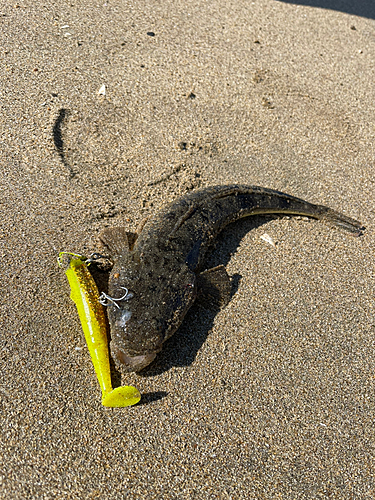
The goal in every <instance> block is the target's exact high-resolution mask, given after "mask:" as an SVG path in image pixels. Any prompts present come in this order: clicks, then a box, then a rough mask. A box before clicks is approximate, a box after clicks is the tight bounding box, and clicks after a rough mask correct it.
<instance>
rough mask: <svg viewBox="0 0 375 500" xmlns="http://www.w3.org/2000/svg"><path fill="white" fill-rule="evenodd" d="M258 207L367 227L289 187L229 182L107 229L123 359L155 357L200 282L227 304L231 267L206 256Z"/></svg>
mask: <svg viewBox="0 0 375 500" xmlns="http://www.w3.org/2000/svg"><path fill="white" fill-rule="evenodd" d="M257 214H294V215H303V216H308V217H312V218H315V219H319V220H321V221H322V222H324V223H326V224H328V225H331V226H336V227H339V228H341V229H344V230H346V231H348V232H350V233H352V234H354V235H359V234H361V230H362V229H363V227H362V226H361V224H360V223H359V222H357V221H355V220H353V219H351V218H349V217H346V216H345V215H342V214H339V213H337V212H335V211H334V210H332V209H330V208H328V207H325V206H322V205H314V204H311V203H308V202H306V201H304V200H301V199H299V198H295V197H293V196H290V195H287V194H285V193H281V192H278V191H274V190H271V189H266V188H262V187H256V186H245V185H227V186H213V187H208V188H205V189H201V190H198V191H195V192H192V193H189V194H187V195H185V196H183V197H181V198H178V199H177V200H176V201H174V202H172V203H170V204H169V205H167V206H166V207H164V208H163V209H162V210H161V211H160V212H158V213H157V214H155V215H154V216H153V217H151V218H150V219H148V220H146V222H145V224H144V225H143V227H142V228H141V230H140V231H138V234H134V233H129V232H127V231H126V229H125V228H109V229H106V230H104V231H103V233H102V234H101V236H100V239H101V241H102V244H103V245H104V246H105V247H106V249H107V250H108V251H109V253H110V254H111V256H112V259H113V262H114V266H113V268H112V271H111V273H110V278H109V288H108V295H109V298H110V299H111V301H110V302H109V307H108V317H109V323H110V331H111V344H110V345H111V353H112V356H113V358H114V360H115V362H116V364H117V365H118V366H123V368H125V369H127V370H129V371H139V370H141V369H143V368H144V367H145V366H147V365H148V364H149V363H151V362H152V361H153V359H154V358H155V356H156V354H157V353H158V352H160V350H161V349H162V345H163V343H164V342H165V341H166V340H167V339H168V338H170V337H171V335H173V333H174V332H175V331H176V330H177V328H178V327H179V326H180V324H181V322H182V320H183V318H184V316H185V314H186V313H187V311H188V310H189V308H190V307H191V306H192V304H193V303H194V301H195V299H196V298H197V295H198V294H201V295H202V290H204V291H205V292H207V294H208V295H211V298H212V299H217V300H218V301H219V302H220V303H221V304H225V303H227V302H228V300H229V297H230V288H231V285H230V280H229V277H228V275H227V273H226V271H225V269H224V268H223V266H218V267H217V268H214V269H211V270H208V271H207V270H206V271H204V262H205V260H206V258H207V253H208V252H209V251H210V248H211V246H212V243H213V242H214V240H215V238H216V237H217V235H218V234H219V233H220V232H221V231H222V230H223V229H224V227H225V226H227V225H228V224H230V223H231V222H234V221H236V220H238V219H240V218H243V217H248V216H251V215H257ZM124 291H125V292H126V293H124Z"/></svg>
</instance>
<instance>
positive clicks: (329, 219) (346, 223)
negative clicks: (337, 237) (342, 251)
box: [318, 206, 365, 236]
mask: <svg viewBox="0 0 375 500" xmlns="http://www.w3.org/2000/svg"><path fill="white" fill-rule="evenodd" d="M319 212H320V213H319V216H318V219H320V220H321V221H322V222H324V223H325V224H327V225H328V226H333V227H338V228H339V229H343V230H344V231H348V232H349V233H351V234H353V235H354V236H361V234H363V231H364V230H365V227H364V226H363V225H362V224H361V223H360V222H358V221H357V220H355V219H352V218H351V217H347V216H346V215H343V214H340V213H339V212H336V211H335V210H332V209H331V208H328V207H324V206H319Z"/></svg>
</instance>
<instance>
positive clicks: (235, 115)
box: [0, 0, 375, 500]
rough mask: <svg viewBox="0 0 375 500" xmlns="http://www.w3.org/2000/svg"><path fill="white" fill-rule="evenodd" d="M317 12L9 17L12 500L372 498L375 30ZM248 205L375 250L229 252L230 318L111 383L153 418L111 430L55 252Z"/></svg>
mask: <svg viewBox="0 0 375 500" xmlns="http://www.w3.org/2000/svg"><path fill="white" fill-rule="evenodd" d="M296 1H297V0H296ZM301 3H302V2H301ZM303 3H305V4H306V3H308V4H309V5H297V4H293V3H290V2H289V3H287V2H283V1H272V0H257V1H254V2H250V1H247V2H246V1H240V2H235V1H230V2H227V1H224V0H215V1H213V2H206V1H202V0H201V1H196V2H180V1H174V2H171V1H164V2H157V1H150V2H137V1H135V2H128V1H119V0H107V1H104V0H103V1H101V2H93V1H88V0H83V1H81V2H77V1H76V0H71V1H70V2H59V3H58V4H56V2H51V1H50V0H47V1H45V2H42V3H40V2H31V1H30V0H21V1H20V2H18V3H13V2H6V4H5V5H2V6H1V8H0V22H1V26H2V29H1V35H0V38H1V43H0V54H1V64H0V67H1V80H0V103H1V114H0V131H1V136H0V157H1V168H0V190H1V194H0V202H1V209H2V221H1V225H0V227H1V243H0V273H1V283H2V297H1V301H0V307H1V311H0V312H1V314H0V318H1V319H0V322H1V323H0V324H1V339H0V347H1V358H0V359H1V361H0V363H1V381H0V382H1V383H0V400H1V415H0V418H1V426H0V429H1V430H0V435H1V438H0V464H1V466H0V497H1V498H6V499H29V498H31V499H39V498H40V499H65V498H66V499H94V498H100V499H119V498H131V499H173V500H174V499H190V498H191V499H193V498H194V499H211V498H220V499H242V498H243V499H247V498H254V499H273V500H274V499H322V498H335V499H366V498H368V499H371V498H374V497H375V480H374V471H375V459H374V438H375V435H374V417H375V405H374V389H375V387H374V366H375V355H374V339H375V337H374V336H375V320H374V293H373V290H374V286H373V284H374V259H373V255H374V212H375V201H374V199H375V197H374V173H373V170H374V139H375V128H374V123H375V119H374V118H375V116H374V114H375V113H374V106H373V103H374V101H375V87H374V81H375V73H374V67H375V66H374V62H375V61H374V54H375V38H374V28H375V25H374V22H375V21H374V19H375V7H374V6H373V2H371V1H367V2H361V7H358V8H357V10H356V7H355V6H354V4H353V5H352V6H351V7H350V9H351V11H350V12H348V11H346V12H345V5H343V2H341V3H339V2H334V1H333V0H332V1H330V2H328V1H327V2H324V1H323V0H321V1H320V2H312V1H311V2H303ZM336 4H339V5H336ZM325 7H327V8H325ZM103 85H105V95H103V92H104V91H103V89H102V92H101V94H99V90H100V89H101V88H102V86H103ZM233 182H235V183H247V184H254V185H260V186H266V187H270V188H274V189H278V190H282V191H285V192H287V193H289V194H292V195H295V196H299V197H301V198H304V199H306V200H308V201H311V202H314V203H321V204H326V205H328V206H330V207H332V208H334V209H336V210H339V211H342V212H344V213H345V214H347V215H350V216H352V217H354V218H356V219H358V220H360V221H361V222H362V223H363V224H364V225H365V226H366V232H365V235H364V236H362V237H360V238H355V237H352V236H350V235H348V234H345V233H341V232H340V231H337V230H333V229H330V228H329V227H326V226H324V225H322V224H321V223H319V222H317V221H311V220H306V219H303V218H280V219H274V218H265V217H262V218H261V217H258V218H255V219H248V220H246V221H242V222H240V223H237V224H235V225H234V226H232V227H230V228H228V230H227V231H225V232H224V233H223V234H222V236H221V237H220V238H219V241H218V245H217V247H216V250H215V251H214V252H213V254H212V257H211V259H210V262H209V263H208V265H217V264H220V263H223V264H225V265H226V268H227V270H228V273H229V274H230V275H231V276H232V279H233V283H234V286H235V288H236V289H237V291H236V293H235V294H234V296H233V298H232V300H231V302H230V304H229V305H228V306H227V307H226V308H224V309H222V310H221V311H220V312H215V311H210V310H207V309H204V308H203V307H202V306H199V305H196V306H193V308H192V309H191V310H190V312H189V314H188V316H187V317H186V320H185V321H184V323H183V325H182V327H181V328H180V329H179V331H178V333H176V334H175V336H174V337H173V338H172V339H171V340H170V341H169V342H168V343H167V344H166V346H165V349H164V350H163V352H162V353H161V354H160V355H159V357H158V359H157V361H156V363H155V364H154V365H153V366H152V367H151V368H150V369H149V370H147V371H145V373H143V374H140V375H135V374H132V375H122V376H121V375H120V374H119V373H115V372H113V379H114V383H115V385H116V384H120V383H122V384H133V385H136V386H137V387H138V388H139V390H140V391H141V393H142V401H141V404H139V405H137V406H134V407H132V408H124V409H108V408H104V407H102V406H101V403H100V389H99V385H98V383H97V380H96V378H95V374H94V371H93V366H92V363H91V360H90V357H89V354H88V351H87V348H86V346H85V343H84V339H83V335H82V333H81V328H80V324H79V319H78V317H77V314H76V310H75V306H74V304H73V302H72V301H70V299H69V288H68V283H67V280H66V278H65V276H64V273H62V272H61V270H60V269H59V268H58V266H57V263H56V257H57V254H58V252H59V251H61V250H66V251H72V252H79V253H83V254H89V253H90V252H92V251H94V250H95V249H96V248H97V236H98V234H99V232H100V231H101V230H102V229H103V228H104V227H109V226H124V225H125V226H126V227H128V228H129V230H135V229H136V227H137V225H138V223H139V222H140V221H141V220H142V219H144V217H147V216H149V215H151V214H153V213H154V212H155V210H157V209H158V208H159V207H161V206H162V205H163V204H164V203H166V202H167V201H170V200H173V199H175V198H176V197H177V196H179V195H181V194H184V193H186V192H188V191H189V190H191V189H195V188H199V187H203V186H208V185H212V184H228V183H233ZM265 233H266V234H268V235H269V236H270V237H271V238H272V239H273V241H274V242H275V243H276V246H272V245H270V244H269V243H267V242H266V241H264V240H263V239H261V236H263V235H264V234H265Z"/></svg>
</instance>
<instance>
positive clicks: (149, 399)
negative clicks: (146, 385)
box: [137, 391, 168, 406]
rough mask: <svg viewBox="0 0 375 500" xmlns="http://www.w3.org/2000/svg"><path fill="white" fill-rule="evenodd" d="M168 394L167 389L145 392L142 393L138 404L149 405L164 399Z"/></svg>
mask: <svg viewBox="0 0 375 500" xmlns="http://www.w3.org/2000/svg"><path fill="white" fill-rule="evenodd" d="M167 396H168V392H166V391H156V392H145V393H142V398H141V400H140V402H139V403H137V406H142V405H148V404H150V403H153V402H154V401H159V400H160V399H164V398H165V397H167Z"/></svg>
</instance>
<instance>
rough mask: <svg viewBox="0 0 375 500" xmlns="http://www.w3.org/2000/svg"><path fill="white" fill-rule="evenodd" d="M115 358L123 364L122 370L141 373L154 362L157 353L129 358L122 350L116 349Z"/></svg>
mask: <svg viewBox="0 0 375 500" xmlns="http://www.w3.org/2000/svg"><path fill="white" fill-rule="evenodd" d="M114 356H115V358H116V359H117V360H118V361H119V362H120V363H121V365H122V368H123V369H125V370H126V371H128V372H139V371H141V370H143V368H145V367H146V366H148V365H149V364H150V363H152V362H153V361H154V359H155V358H156V352H151V353H149V354H141V355H139V356H128V355H127V354H125V353H124V352H123V351H121V350H120V349H116V352H115V353H114Z"/></svg>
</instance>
